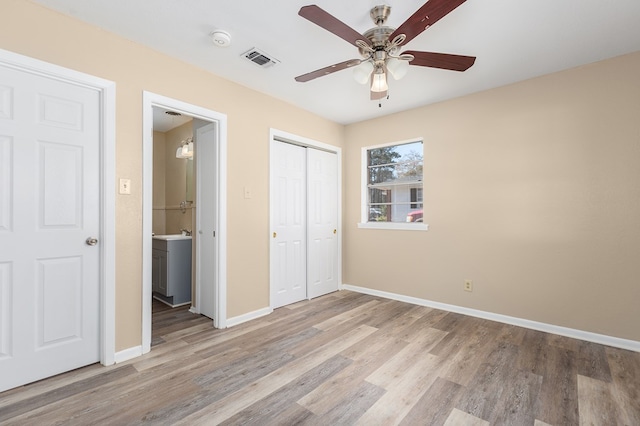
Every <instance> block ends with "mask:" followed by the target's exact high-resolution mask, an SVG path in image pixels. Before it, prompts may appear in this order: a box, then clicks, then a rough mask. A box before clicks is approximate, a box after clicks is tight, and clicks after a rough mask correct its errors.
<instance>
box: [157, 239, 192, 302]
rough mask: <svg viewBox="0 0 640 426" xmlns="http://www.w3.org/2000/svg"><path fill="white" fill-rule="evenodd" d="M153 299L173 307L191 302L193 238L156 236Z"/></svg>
mask: <svg viewBox="0 0 640 426" xmlns="http://www.w3.org/2000/svg"><path fill="white" fill-rule="evenodd" d="M152 248H153V250H152V252H153V254H152V256H153V259H152V262H151V263H152V273H151V284H152V289H153V297H154V298H156V299H158V300H160V301H162V302H164V303H166V304H168V305H170V306H172V307H175V306H180V305H185V304H187V303H190V302H191V236H184V235H179V234H177V235H154V236H153V247H152Z"/></svg>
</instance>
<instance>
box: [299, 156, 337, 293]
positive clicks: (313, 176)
mask: <svg viewBox="0 0 640 426" xmlns="http://www.w3.org/2000/svg"><path fill="white" fill-rule="evenodd" d="M307 151H308V152H307V159H308V162H307V164H308V166H307V180H308V192H307V193H308V197H307V199H308V215H307V217H308V224H307V229H308V239H309V244H308V254H307V271H308V272H307V285H308V297H309V298H310V299H311V298H313V297H318V296H322V295H323V294H327V293H331V292H333V291H337V290H338V270H337V268H338V238H337V232H338V230H337V227H338V158H337V157H338V156H337V155H336V154H334V153H330V152H326V151H320V150H317V149H308V150H307Z"/></svg>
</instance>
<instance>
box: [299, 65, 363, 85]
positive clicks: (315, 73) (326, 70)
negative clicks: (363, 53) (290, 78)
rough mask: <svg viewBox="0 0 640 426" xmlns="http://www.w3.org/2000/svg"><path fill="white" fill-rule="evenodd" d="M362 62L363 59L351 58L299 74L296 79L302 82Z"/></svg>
mask: <svg viewBox="0 0 640 426" xmlns="http://www.w3.org/2000/svg"><path fill="white" fill-rule="evenodd" d="M361 62H362V60H360V59H349V60H348V61H344V62H340V63H339V64H333V65H329V66H328V67H324V68H320V69H319V70H315V71H311V72H309V73H306V74H302V75H299V76H297V77H296V81H298V82H300V83H305V82H307V81H310V80H313V79H315V78H318V77H322V76H325V75H328V74H331V73H334V72H336V71H341V70H344V69H347V68H351V67H355V66H356V65H360V63H361Z"/></svg>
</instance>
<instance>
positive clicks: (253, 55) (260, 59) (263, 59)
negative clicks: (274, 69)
mask: <svg viewBox="0 0 640 426" xmlns="http://www.w3.org/2000/svg"><path fill="white" fill-rule="evenodd" d="M242 56H243V57H244V58H245V59H247V60H249V61H251V62H253V63H254V64H256V65H258V66H259V67H262V68H269V67H271V66H273V65H275V64H277V63H279V62H280V61H278V60H277V59H275V58H274V57H272V56H271V55H268V54H266V53H264V52H262V51H260V50H258V49H256V48H255V47H254V48H252V49H249V50H248V51H246V52H244V53H243V54H242Z"/></svg>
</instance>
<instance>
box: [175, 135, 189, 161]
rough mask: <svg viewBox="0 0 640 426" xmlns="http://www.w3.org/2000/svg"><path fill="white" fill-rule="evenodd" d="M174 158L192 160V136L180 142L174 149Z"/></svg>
mask: <svg viewBox="0 0 640 426" xmlns="http://www.w3.org/2000/svg"><path fill="white" fill-rule="evenodd" d="M176 158H182V159H185V158H186V159H188V160H193V138H192V137H191V138H187V139H185V140H183V141H182V142H180V146H179V147H178V149H177V150H176Z"/></svg>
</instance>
